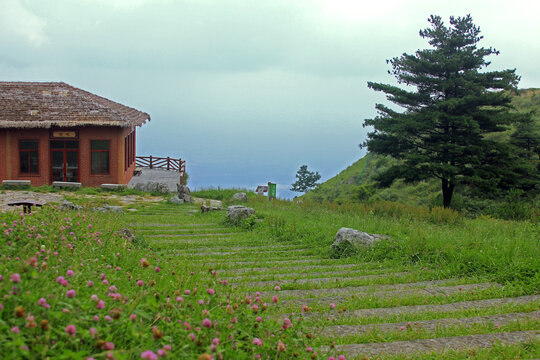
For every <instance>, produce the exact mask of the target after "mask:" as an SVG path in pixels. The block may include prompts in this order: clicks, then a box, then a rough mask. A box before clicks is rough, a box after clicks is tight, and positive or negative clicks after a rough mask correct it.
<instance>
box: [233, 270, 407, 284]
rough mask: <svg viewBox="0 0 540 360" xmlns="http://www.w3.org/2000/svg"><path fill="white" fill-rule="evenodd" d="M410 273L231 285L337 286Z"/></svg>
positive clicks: (245, 282)
mask: <svg viewBox="0 0 540 360" xmlns="http://www.w3.org/2000/svg"><path fill="white" fill-rule="evenodd" d="M409 274H410V273H407V272H402V273H387V274H373V275H362V276H349V277H324V278H309V279H285V280H265V281H254V282H251V281H249V280H248V281H243V282H237V283H233V284H231V285H233V286H234V285H250V286H253V287H264V286H270V285H271V286H275V285H279V286H283V285H290V284H298V285H302V284H321V283H329V282H331V283H335V284H336V285H337V286H339V284H340V283H343V282H346V281H363V280H374V279H380V278H384V277H389V276H395V277H401V276H405V275H409Z"/></svg>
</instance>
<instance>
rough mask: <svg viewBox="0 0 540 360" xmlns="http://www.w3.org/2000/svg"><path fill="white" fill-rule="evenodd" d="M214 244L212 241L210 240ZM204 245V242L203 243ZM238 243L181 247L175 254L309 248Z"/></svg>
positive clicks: (175, 250)
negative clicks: (240, 244)
mask: <svg viewBox="0 0 540 360" xmlns="http://www.w3.org/2000/svg"><path fill="white" fill-rule="evenodd" d="M180 244H181V245H195V244H198V245H201V244H200V243H180ZM208 244H212V242H208ZM203 245H204V244H203ZM235 245H237V244H235V243H230V242H228V241H227V242H222V243H215V246H206V247H186V248H181V249H174V253H175V254H185V253H198V252H210V251H212V250H223V251H233V252H235V253H239V252H242V251H257V252H260V251H266V252H271V251H295V250H309V249H307V248H305V247H303V246H289V247H286V246H279V247H278V246H235Z"/></svg>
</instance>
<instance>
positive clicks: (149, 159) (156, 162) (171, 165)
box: [135, 155, 186, 184]
mask: <svg viewBox="0 0 540 360" xmlns="http://www.w3.org/2000/svg"><path fill="white" fill-rule="evenodd" d="M135 160H136V162H135V166H137V167H142V168H149V169H165V170H169V171H178V172H179V173H180V184H183V183H184V175H185V173H186V161H185V160H182V159H173V158H170V157H157V156H152V155H150V156H136V157H135Z"/></svg>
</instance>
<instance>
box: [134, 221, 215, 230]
mask: <svg viewBox="0 0 540 360" xmlns="http://www.w3.org/2000/svg"><path fill="white" fill-rule="evenodd" d="M129 225H130V226H135V228H134V229H135V230H137V226H140V227H143V226H154V227H172V226H177V227H198V226H215V225H219V224H217V223H205V224H162V223H146V224H145V223H130V224H129Z"/></svg>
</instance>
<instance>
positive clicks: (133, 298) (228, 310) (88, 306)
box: [0, 207, 316, 359]
mask: <svg viewBox="0 0 540 360" xmlns="http://www.w3.org/2000/svg"><path fill="white" fill-rule="evenodd" d="M0 216H1V217H0V230H1V233H0V251H1V255H0V263H1V264H2V266H1V267H0V320H1V321H0V331H1V332H2V334H4V341H2V342H1V343H0V353H2V354H12V356H13V357H14V358H25V357H33V354H40V356H43V357H57V356H60V355H62V354H73V355H72V356H73V357H75V358H81V359H98V358H104V357H106V358H107V359H125V358H134V359H135V358H137V359H140V358H142V359H158V358H166V357H169V358H203V359H204V358H207V359H223V358H228V359H231V358H235V359H241V358H267V357H268V356H269V357H270V358H277V357H279V358H283V359H285V358H292V357H293V356H296V357H299V358H302V357H305V358H313V355H316V354H314V353H313V352H308V351H306V349H309V346H308V344H306V343H305V341H307V340H306V339H305V337H304V336H302V335H301V332H299V331H297V330H298V327H295V326H296V324H295V323H294V321H291V320H290V319H285V321H283V320H279V319H278V318H277V317H275V316H266V315H265V314H266V310H267V309H268V307H269V306H270V305H269V304H273V305H275V304H277V303H278V297H277V293H276V295H273V296H270V297H269V298H268V299H263V298H262V297H261V295H260V294H258V293H256V294H253V295H249V294H248V295H241V296H240V295H239V294H236V293H235V292H234V289H232V287H231V286H230V285H229V284H228V283H227V281H226V280H222V279H219V276H218V273H217V272H215V271H210V272H209V271H208V269H202V268H200V267H197V266H196V265H194V264H190V263H189V262H186V261H177V262H175V260H174V259H168V258H164V257H163V256H160V255H158V254H156V253H154V252H153V251H152V250H150V249H146V248H139V247H138V246H136V245H135V244H134V243H133V242H132V240H130V239H128V238H125V237H122V235H121V234H120V233H117V232H116V231H115V230H117V229H118V228H119V226H121V225H122V221H123V220H122V219H121V218H107V216H111V217H114V216H117V217H118V216H119V215H107V216H105V215H103V214H100V215H99V217H98V216H97V215H95V214H92V213H88V214H85V213H82V212H60V211H58V210H57V209H54V208H50V207H45V208H43V209H42V210H41V211H39V212H37V213H35V214H30V215H25V214H13V213H3V214H0ZM75 354H76V355H75Z"/></svg>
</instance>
